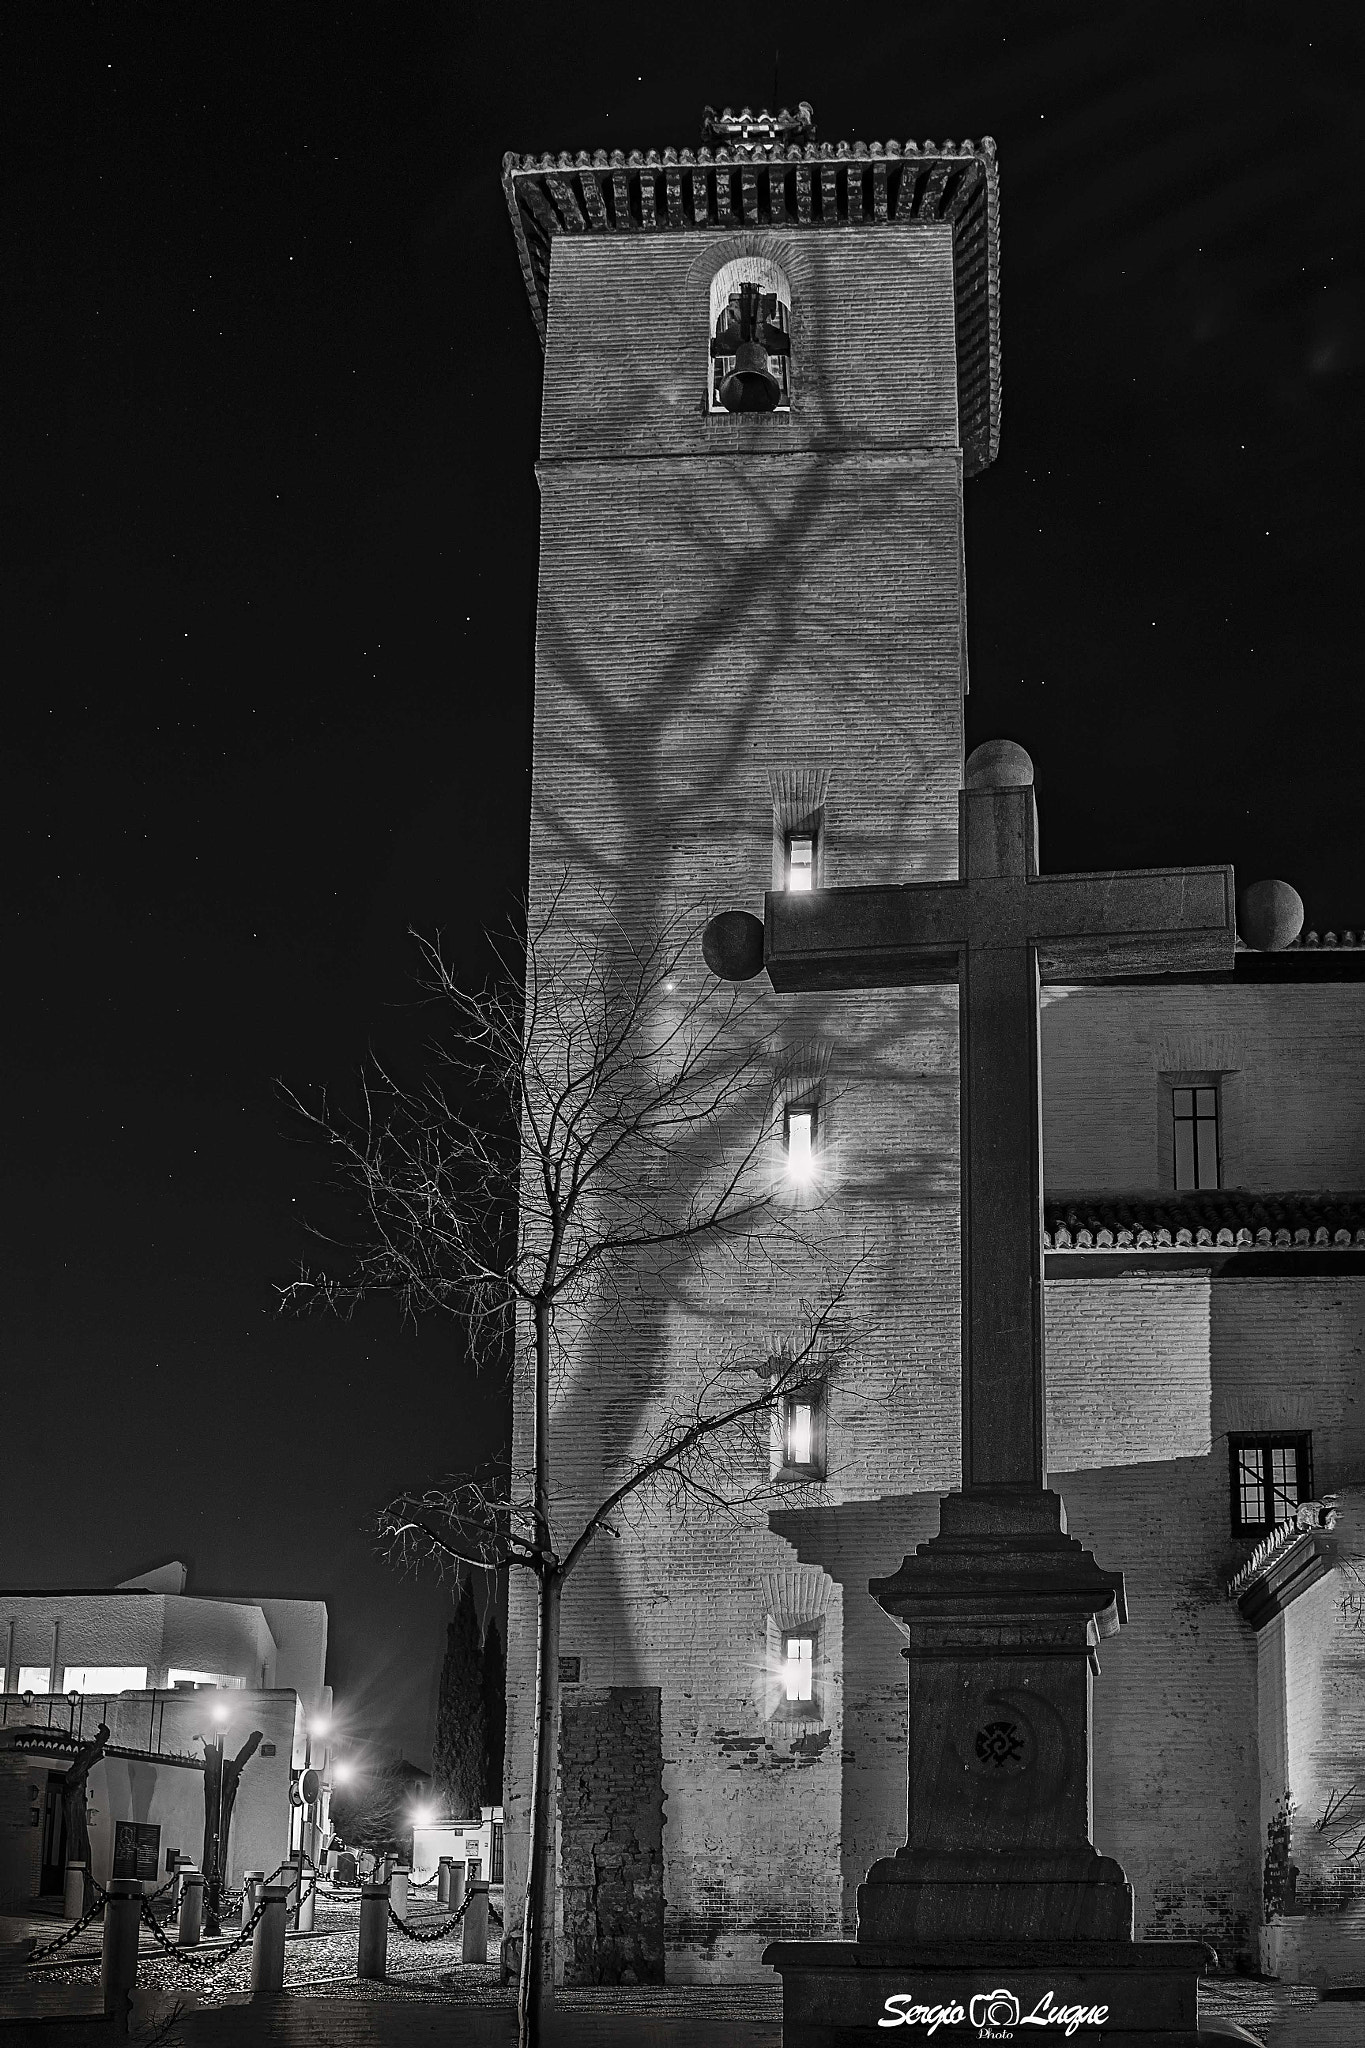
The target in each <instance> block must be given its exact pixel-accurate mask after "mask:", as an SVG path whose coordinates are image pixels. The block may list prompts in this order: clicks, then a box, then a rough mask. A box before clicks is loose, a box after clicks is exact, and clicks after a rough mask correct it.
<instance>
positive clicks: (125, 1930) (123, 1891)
mask: <svg viewBox="0 0 1365 2048" xmlns="http://www.w3.org/2000/svg"><path fill="white" fill-rule="evenodd" d="M141 1919H142V1886H141V1885H140V1884H139V1883H138V1881H137V1879H136V1878H135V1877H115V1878H112V1879H111V1880H110V1883H109V1888H108V1899H107V1901H106V1904H105V1908H104V1952H103V1955H102V1956H101V1959H100V1990H101V1991H102V1992H103V1993H104V2010H105V2011H106V2012H107V2013H112V2014H113V2016H114V2032H115V2035H116V2036H117V2035H119V2034H124V2033H126V2032H127V2029H128V2016H129V2014H130V2012H131V2011H132V2004H133V1990H134V1987H135V1986H136V1984H137V1937H138V1928H139V1923H140V1921H141Z"/></svg>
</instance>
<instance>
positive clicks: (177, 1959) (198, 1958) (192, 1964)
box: [142, 1899, 265, 1970]
mask: <svg viewBox="0 0 1365 2048" xmlns="http://www.w3.org/2000/svg"><path fill="white" fill-rule="evenodd" d="M264 1911H265V1900H264V1899H262V1900H260V1902H259V1903H258V1905H257V1907H256V1910H255V1912H254V1913H253V1914H252V1916H251V1918H250V1919H249V1920H248V1921H246V1922H245V1923H244V1924H243V1927H242V1931H241V1933H240V1934H238V1935H234V1937H233V1939H232V1940H231V1941H230V1942H228V1943H227V1945H226V1947H224V1948H214V1949H203V1950H201V1951H195V1950H193V1949H182V1948H180V1947H178V1946H177V1945H176V1944H174V1943H173V1942H169V1941H167V1939H166V1937H165V1935H164V1934H163V1933H162V1932H161V1927H160V1924H159V1922H158V1921H157V1919H156V1917H155V1915H154V1914H153V1913H152V1912H151V1910H150V1908H149V1907H148V1904H147V1901H146V1900H145V1899H144V1900H143V1902H142V1924H143V1925H144V1927H149V1928H150V1929H151V1931H152V1935H153V1937H154V1939H155V1941H156V1944H157V1947H158V1948H161V1949H164V1950H165V1952H166V1954H167V1955H168V1956H169V1957H170V1959H171V1961H172V1962H173V1963H175V1964H177V1965H178V1967H179V1968H180V1969H182V1970H216V1969H217V1968H218V1967H219V1965H220V1964H222V1963H225V1962H226V1961H227V1959H228V1957H229V1956H235V1955H236V1953H237V1951H238V1949H241V1948H245V1947H246V1945H247V1942H248V1941H249V1940H250V1939H251V1937H252V1935H253V1934H254V1933H255V1932H256V1922H257V1921H258V1920H259V1919H260V1917H261V1915H262V1913H264Z"/></svg>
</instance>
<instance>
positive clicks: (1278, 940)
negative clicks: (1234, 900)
mask: <svg viewBox="0 0 1365 2048" xmlns="http://www.w3.org/2000/svg"><path fill="white" fill-rule="evenodd" d="M1237 929H1238V931H1239V933H1240V934H1241V936H1242V937H1243V938H1244V939H1245V940H1246V942H1247V944H1248V945H1249V946H1253V947H1254V948H1255V950H1256V951H1257V952H1258V953H1282V952H1283V951H1284V949H1285V947H1286V946H1292V945H1293V943H1294V941H1295V939H1296V938H1297V937H1298V936H1299V933H1300V932H1301V931H1302V930H1303V898H1302V896H1300V894H1299V892H1298V890H1297V889H1294V888H1291V887H1290V885H1289V883H1288V882H1253V883H1252V884H1251V887H1250V888H1249V889H1244V890H1243V891H1242V897H1241V901H1240V902H1239V903H1238V905H1237Z"/></svg>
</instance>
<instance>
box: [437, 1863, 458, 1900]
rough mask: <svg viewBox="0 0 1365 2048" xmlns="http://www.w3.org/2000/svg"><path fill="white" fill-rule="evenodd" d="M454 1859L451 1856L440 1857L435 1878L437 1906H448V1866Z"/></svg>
mask: <svg viewBox="0 0 1365 2048" xmlns="http://www.w3.org/2000/svg"><path fill="white" fill-rule="evenodd" d="M454 1861H455V1858H454V1857H453V1856H443V1857H442V1858H441V1861H440V1865H439V1874H438V1876H437V1879H436V1903H437V1905H438V1906H448V1905H449V1904H450V1867H451V1865H452V1863H454Z"/></svg>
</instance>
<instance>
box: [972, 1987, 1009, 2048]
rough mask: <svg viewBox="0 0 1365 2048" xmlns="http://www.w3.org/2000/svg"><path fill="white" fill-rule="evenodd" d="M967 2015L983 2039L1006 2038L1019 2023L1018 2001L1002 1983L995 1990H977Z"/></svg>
mask: <svg viewBox="0 0 1365 2048" xmlns="http://www.w3.org/2000/svg"><path fill="white" fill-rule="evenodd" d="M967 2017H968V2019H969V2020H970V2021H971V2024H972V2025H973V2026H974V2027H975V2028H976V2031H977V2034H978V2036H979V2038H980V2039H981V2040H983V2041H999V2040H1008V2038H1009V2036H1010V2035H1011V2033H1012V2032H1013V2031H1014V2029H1015V2028H1016V2027H1017V2026H1018V2024H1019V2001H1018V1999H1017V1998H1016V1997H1015V1995H1014V1993H1013V1992H1012V1991H1006V1990H1005V1988H1004V1986H1003V1985H1002V1986H1001V1987H1000V1988H999V1989H998V1990H995V1991H978V1992H977V1994H976V1996H975V1998H974V1999H973V2000H972V2002H971V2004H970V2006H969V2007H968V2008H967Z"/></svg>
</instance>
